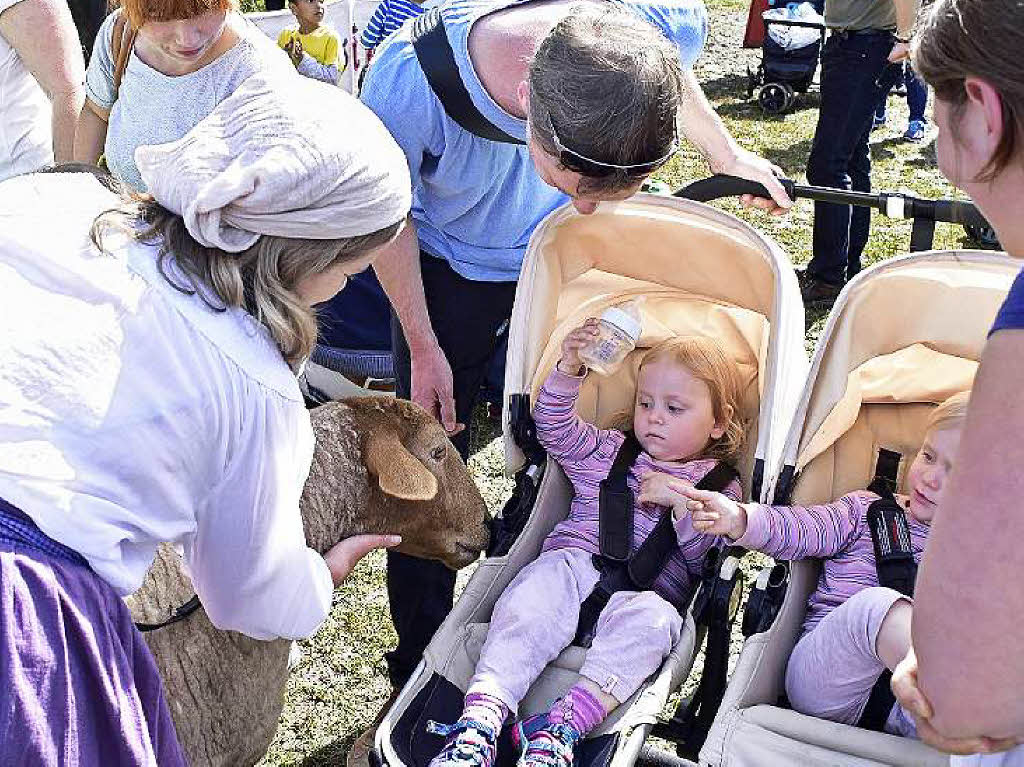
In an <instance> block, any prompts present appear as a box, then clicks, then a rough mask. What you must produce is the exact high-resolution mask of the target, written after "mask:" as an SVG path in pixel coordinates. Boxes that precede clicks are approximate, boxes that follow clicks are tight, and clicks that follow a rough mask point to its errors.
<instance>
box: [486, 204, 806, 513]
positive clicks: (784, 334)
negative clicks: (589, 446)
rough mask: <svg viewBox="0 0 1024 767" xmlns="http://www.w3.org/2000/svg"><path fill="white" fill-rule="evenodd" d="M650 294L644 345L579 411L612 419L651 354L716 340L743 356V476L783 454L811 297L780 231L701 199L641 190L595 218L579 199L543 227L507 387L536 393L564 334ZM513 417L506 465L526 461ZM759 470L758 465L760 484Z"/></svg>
mask: <svg viewBox="0 0 1024 767" xmlns="http://www.w3.org/2000/svg"><path fill="white" fill-rule="evenodd" d="M636 296H643V297H644V299H645V300H644V303H643V304H642V314H643V325H644V330H643V335H642V336H641V338H640V341H639V344H638V349H637V351H635V352H634V353H633V354H632V355H631V356H630V357H629V358H628V359H627V363H626V364H625V365H624V366H623V370H621V371H620V372H619V373H617V374H616V375H614V376H611V377H607V378H606V377H602V376H599V375H596V374H591V375H589V376H588V377H587V380H586V381H585V382H584V385H583V388H582V389H581V393H580V401H579V412H580V415H581V416H582V417H583V418H585V419H587V420H589V421H591V422H593V423H596V424H598V425H599V426H608V425H610V424H611V423H612V422H613V421H615V420H616V416H617V415H621V414H622V413H629V412H631V411H632V406H633V392H634V388H635V382H636V371H637V368H638V366H639V362H640V359H641V357H642V354H643V351H644V350H646V349H647V348H650V347H651V346H653V345H654V344H656V343H657V342H659V341H661V340H663V339H665V338H668V337H670V336H673V335H703V336H707V337H710V338H714V339H716V340H718V341H719V342H720V343H721V345H722V347H723V349H724V350H726V351H727V352H728V353H729V354H730V355H731V356H732V357H733V359H734V360H736V362H737V363H738V364H739V365H740V368H741V370H742V372H743V375H744V381H745V383H746V391H745V394H744V411H745V412H744V416H745V417H746V418H747V419H748V420H749V426H748V434H749V435H750V440H749V444H748V449H747V455H746V456H745V457H744V459H743V460H741V462H740V466H739V469H740V474H741V477H743V478H744V481H745V490H746V491H747V493H748V494H749V493H750V492H752V491H753V492H755V493H757V494H758V495H760V492H758V490H759V489H758V488H752V487H751V486H750V483H749V481H748V480H749V478H750V477H751V475H752V472H753V471H754V470H755V469H756V468H757V467H758V466H772V465H775V464H776V463H777V460H778V457H779V452H780V450H781V446H782V434H783V433H784V431H785V429H786V427H787V426H788V424H789V421H790V416H791V414H792V412H793V407H794V404H795V398H796V396H797V394H796V392H798V391H799V388H800V386H801V385H802V382H803V378H804V373H805V371H806V359H805V357H804V351H803V332H804V328H803V304H802V302H801V300H800V295H799V292H798V290H797V283H796V278H795V275H794V273H793V270H792V267H791V266H790V263H789V260H788V259H787V258H786V256H785V254H784V253H783V252H782V251H781V250H780V248H779V247H778V245H776V244H775V243H774V242H773V241H772V240H770V239H768V238H766V237H764V236H762V235H761V234H759V233H758V232H757V231H756V230H754V229H753V228H752V227H750V226H748V225H746V224H744V223H742V222H740V221H738V220H737V219H735V218H733V217H732V216H730V215H728V214H726V213H723V212H721V211H718V210H715V209H714V208H710V207H708V206H705V205H702V204H700V203H695V202H690V201H686V200H680V199H675V198H665V197H658V196H654V195H645V194H641V195H637V196H635V197H633V198H632V199H630V200H628V201H625V202H621V203H615V204H602V205H601V206H600V208H599V209H598V211H597V212H596V213H594V214H593V215H589V216H580V215H576V214H575V213H574V212H573V210H572V209H571V208H568V207H566V208H562V209H561V210H559V211H556V212H555V213H553V214H551V216H549V217H548V218H547V219H546V220H545V221H544V222H543V223H542V224H541V225H540V226H539V227H537V229H536V231H535V232H534V235H533V237H532V238H531V240H530V245H529V248H528V251H527V255H526V260H525V262H524V264H523V270H522V273H521V275H520V281H519V288H518V290H517V293H516V302H515V307H514V309H513V312H512V323H511V329H510V333H509V354H508V361H507V364H506V372H505V394H506V396H508V395H511V394H529V395H530V397H531V401H533V400H534V399H535V397H536V393H537V390H538V389H539V387H540V385H541V383H543V381H544V379H545V378H546V377H547V375H548V374H549V373H550V371H551V369H552V368H553V367H554V365H555V364H556V363H557V361H558V359H559V355H560V351H561V342H562V339H563V338H564V337H565V335H566V334H567V333H568V332H569V331H570V330H572V329H573V328H574V327H576V326H577V325H579V324H581V323H582V322H583V321H584V320H585V319H586V318H587V317H590V316H597V315H600V313H601V312H602V311H603V310H604V309H605V308H606V307H608V306H611V305H614V304H617V303H621V302H623V301H625V300H628V299H630V298H633V297H636ZM510 418H511V414H510V413H507V414H506V423H505V437H506V438H505V455H506V462H507V469H508V470H509V471H514V470H515V469H517V468H519V467H520V466H521V465H522V463H523V460H524V458H523V454H522V452H521V451H520V450H519V448H518V447H517V446H516V445H515V443H514V441H513V440H512V437H511V430H510V428H509V427H510V423H509V420H510ZM760 471H761V469H759V470H758V472H757V473H756V474H755V480H754V482H753V484H758V481H757V479H756V476H757V474H759V473H760Z"/></svg>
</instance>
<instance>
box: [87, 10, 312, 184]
mask: <svg viewBox="0 0 1024 767" xmlns="http://www.w3.org/2000/svg"><path fill="white" fill-rule="evenodd" d="M236 6H237V0H124V2H123V4H122V7H121V8H120V9H119V10H116V11H114V12H113V13H111V14H110V16H108V17H107V20H106V21H105V22H103V26H102V27H100V31H99V33H98V34H97V36H96V44H95V47H94V49H93V53H92V59H91V60H90V61H89V69H88V72H87V73H86V101H85V106H84V107H83V109H82V114H81V116H80V117H79V120H78V129H77V133H76V135H75V160H77V161H79V162H87V163H96V162H97V161H98V160H99V158H100V155H104V156H105V158H106V162H107V167H108V168H109V169H110V171H111V172H112V173H113V174H114V175H115V176H116V177H117V178H118V179H120V180H121V181H122V182H125V183H127V184H128V185H130V186H132V187H134V188H135V189H137V190H138V191H146V188H145V184H144V183H143V181H142V177H141V176H140V175H139V169H138V168H137V167H136V165H135V149H136V148H137V147H139V146H144V145H149V144H162V143H164V142H167V141H175V140H177V139H179V138H181V137H182V136H184V135H185V134H186V133H188V131H189V130H191V129H192V128H193V127H194V126H195V125H196V124H197V123H198V122H199V121H200V120H202V119H203V118H204V117H206V115H208V114H209V113H210V112H212V111H213V108H214V107H216V106H217V104H219V103H220V102H221V101H223V100H224V99H225V98H227V97H228V96H230V95H231V94H232V93H233V92H234V90H235V88H237V87H238V86H239V84H241V82H242V81H243V80H245V79H246V78H248V77H249V76H250V75H252V74H253V73H254V72H256V71H259V70H264V69H267V68H271V69H277V70H279V71H280V72H281V73H282V74H286V75H291V76H294V74H295V71H294V69H295V68H294V67H293V66H292V65H291V63H290V62H289V61H288V57H287V56H286V55H285V54H284V52H283V51H281V50H279V49H278V48H277V46H276V45H274V43H273V41H272V40H270V39H269V38H267V37H266V36H265V35H264V34H263V33H262V32H260V30H259V29H258V28H257V27H256V25H254V24H252V23H250V22H248V21H246V20H245V18H244V17H243V16H242V15H241V14H240V13H238V12H237V7H236ZM121 15H124V16H125V18H126V20H127V22H128V23H127V26H128V27H129V28H130V29H133V30H137V31H138V35H137V37H136V38H135V44H134V48H133V49H132V51H131V55H130V57H129V58H128V63H127V67H126V68H125V69H124V74H123V77H122V79H121V82H120V86H119V87H115V84H114V79H115V78H114V70H115V68H116V62H115V61H114V57H113V55H112V53H111V51H112V49H113V48H114V47H115V44H114V41H113V36H114V32H115V29H119V27H117V25H116V22H117V19H118V18H119V17H120V16H121Z"/></svg>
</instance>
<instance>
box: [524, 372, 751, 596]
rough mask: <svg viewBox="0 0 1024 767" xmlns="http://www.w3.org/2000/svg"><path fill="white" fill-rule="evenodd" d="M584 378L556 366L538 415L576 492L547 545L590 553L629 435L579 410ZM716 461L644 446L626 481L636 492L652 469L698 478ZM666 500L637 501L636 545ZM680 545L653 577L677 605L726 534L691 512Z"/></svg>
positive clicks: (680, 527) (543, 437) (544, 437)
mask: <svg viewBox="0 0 1024 767" xmlns="http://www.w3.org/2000/svg"><path fill="white" fill-rule="evenodd" d="M582 381H583V379H582V378H577V377H575V376H568V375H565V374H564V373H561V372H559V370H558V369H557V368H556V369H555V370H554V371H553V372H552V373H551V375H550V376H548V379H547V380H546V381H545V382H544V385H543V386H542V387H541V390H540V393H539V394H538V395H537V404H536V406H535V407H534V409H533V419H534V421H535V422H536V424H537V438H538V439H539V440H540V443H541V445H543V446H544V449H545V450H547V451H548V454H549V455H551V457H552V458H554V459H555V460H556V461H557V462H558V465H559V466H561V467H562V470H563V471H564V472H565V475H566V476H567V477H568V478H569V481H570V482H572V486H573V489H574V490H575V492H576V495H575V497H574V498H573V500H572V505H571V506H570V508H569V516H568V517H567V518H566V519H565V520H564V521H562V522H559V523H558V525H556V526H555V529H554V530H552V531H551V534H550V535H549V536H548V538H547V540H546V541H544V548H543V550H544V551H551V550H553V549H563V548H578V549H583V550H584V551H588V552H590V553H591V554H597V553H598V552H600V550H601V547H600V543H599V539H598V493H599V489H600V483H601V480H603V479H604V478H605V477H607V476H608V472H609V471H610V470H611V467H612V463H613V462H614V460H615V456H616V454H617V453H618V452H619V447H620V446H621V445H622V442H623V440H624V439H625V435H624V434H623V433H622V432H621V431H618V430H616V429H598V428H597V427H596V426H593V425H592V424H589V423H587V422H586V421H584V420H583V419H582V418H580V417H579V416H578V415H577V414H576V399H577V397H578V396H579V392H580V384H581V383H582ZM714 466H715V461H714V460H705V459H699V460H695V461H687V462H686V463H668V462H661V461H655V460H654V459H652V458H651V457H650V456H649V455H647V453H644V452H641V453H640V456H639V457H638V458H637V460H636V462H635V463H634V464H633V468H632V469H630V471H629V476H628V477H627V480H626V483H627V485H628V486H629V488H630V490H632V491H633V493H634V495H639V493H640V479H639V478H640V477H642V476H643V475H644V474H646V473H647V472H650V471H660V472H663V473H665V474H671V475H672V476H674V477H678V478H679V479H685V480H687V481H689V482H692V483H694V484H696V483H697V482H699V481H700V480H701V479H702V478H703V476H704V475H705V474H707V473H708V472H709V471H711V469H712V468H714ZM741 493H742V490H741V488H740V483H739V482H738V481H736V480H733V482H732V483H731V484H730V485H729V486H728V487H727V488H726V489H725V494H726V495H727V496H729V497H730V498H732V499H733V500H737V501H738V500H740V497H741ZM664 509H665V507H664V506H656V505H654V504H649V503H638V504H636V507H635V509H634V513H633V523H634V525H635V527H634V531H633V550H634V551H636V549H637V548H638V547H639V546H640V544H641V543H643V541H644V540H645V539H646V538H647V536H648V535H649V534H650V532H651V530H653V529H654V526H655V525H656V524H657V522H658V519H659V518H660V516H661V514H662V512H663V511H664ZM676 537H677V538H678V540H679V548H678V550H676V551H675V552H674V553H673V554H672V556H671V558H670V559H669V561H668V563H667V564H666V565H665V569H664V570H663V571H662V573H661V575H660V576H659V577H658V579H657V580H656V581H655V583H654V591H656V592H657V593H658V594H659V595H661V596H662V597H664V598H665V599H667V600H668V601H669V602H671V603H672V604H674V605H676V606H677V607H685V606H686V602H687V601H688V600H689V598H690V596H691V592H692V588H693V586H694V585H695V584H696V582H697V579H698V577H699V576H700V567H701V563H702V562H703V560H704V554H705V553H707V551H708V549H710V548H711V547H712V546H717V545H719V544H720V543H721V541H722V539H721V538H719V537H717V536H712V535H704V534H703V533H698V532H697V531H696V530H694V529H693V525H692V523H691V519H690V516H689V515H688V514H687V515H686V516H685V517H683V519H681V520H679V522H677V523H676Z"/></svg>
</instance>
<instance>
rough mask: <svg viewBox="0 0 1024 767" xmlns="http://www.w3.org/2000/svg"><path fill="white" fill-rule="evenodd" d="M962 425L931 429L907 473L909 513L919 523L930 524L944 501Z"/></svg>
mask: <svg viewBox="0 0 1024 767" xmlns="http://www.w3.org/2000/svg"><path fill="white" fill-rule="evenodd" d="M961 430H962V427H961V426H959V425H956V426H950V427H947V428H941V429H932V430H931V431H929V432H928V434H927V435H925V438H924V444H923V445H921V449H920V451H918V453H917V456H915V458H914V462H913V463H912V464H910V470H909V471H908V472H907V493H908V494H909V496H910V505H909V510H910V514H911V516H913V517H914V519H916V520H917V521H918V522H924V523H926V524H931V521H932V518H933V517H934V516H935V510H936V509H937V508H938V506H939V500H940V499H941V498H942V490H943V488H944V487H945V486H946V480H948V479H949V474H950V472H951V471H952V470H953V461H954V460H955V459H956V451H957V448H959V447H960V432H961Z"/></svg>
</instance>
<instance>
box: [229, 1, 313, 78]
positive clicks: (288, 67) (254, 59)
mask: <svg viewBox="0 0 1024 767" xmlns="http://www.w3.org/2000/svg"><path fill="white" fill-rule="evenodd" d="M233 23H234V25H235V30H236V31H237V32H238V36H239V40H238V44H237V45H235V46H234V47H233V48H232V49H231V50H229V51H228V52H227V53H225V54H224V55H223V56H221V59H220V61H221V67H222V68H228V69H230V70H232V71H231V77H232V78H233V80H235V82H234V83H233V85H234V86H235V87H237V85H239V84H240V83H241V82H242V80H245V79H246V78H247V77H249V75H251V74H253V73H254V72H258V71H259V72H267V73H271V74H275V75H283V74H287V75H295V67H294V66H293V65H292V62H291V60H290V59H289V58H288V54H287V53H285V52H284V51H283V50H281V48H280V47H278V45H277V42H276V41H275V40H271V39H270V38H269V37H267V35H266V34H264V33H263V31H262V30H261V29H260V28H259V27H258V26H256V24H254V23H253V22H252V21H250V20H249V19H247V18H245V16H243V15H242V14H240V13H238V14H234V16H233ZM295 31H296V32H297V31H298V29H297V28H296V30H295Z"/></svg>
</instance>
